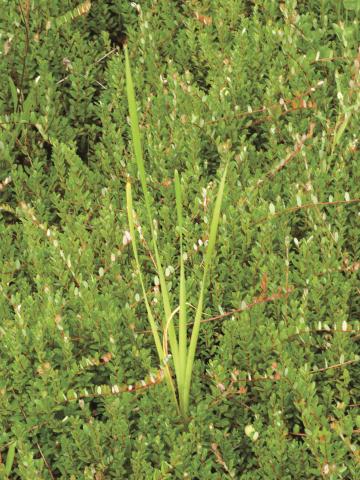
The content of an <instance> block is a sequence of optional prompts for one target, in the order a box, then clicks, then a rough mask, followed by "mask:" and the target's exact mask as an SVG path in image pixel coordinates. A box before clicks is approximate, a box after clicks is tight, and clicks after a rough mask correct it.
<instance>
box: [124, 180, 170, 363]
mask: <svg viewBox="0 0 360 480" xmlns="http://www.w3.org/2000/svg"><path fill="white" fill-rule="evenodd" d="M126 207H127V216H128V222H129V229H130V236H131V245H132V249H133V253H134V258H135V264H136V269H137V271H138V275H139V279H140V284H141V290H142V293H143V297H144V302H145V305H146V311H147V315H148V319H149V323H150V327H151V332H152V334H153V337H154V341H155V345H156V350H157V352H158V356H159V360H160V361H162V360H163V358H164V355H163V349H162V346H161V341H160V337H159V333H158V331H157V327H156V322H155V319H154V316H153V313H152V311H151V307H150V304H149V301H148V298H147V294H146V289H145V285H144V280H143V276H142V273H141V268H140V262H139V256H138V250H137V241H136V234H135V227H134V218H133V204H132V194H131V183H130V182H127V184H126Z"/></svg>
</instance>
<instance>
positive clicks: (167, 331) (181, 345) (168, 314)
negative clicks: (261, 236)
mask: <svg viewBox="0 0 360 480" xmlns="http://www.w3.org/2000/svg"><path fill="white" fill-rule="evenodd" d="M125 68H126V90H127V98H128V104H129V114H130V122H131V135H132V144H133V151H134V156H135V160H136V164H137V168H138V173H139V177H140V182H141V187H142V192H143V196H144V204H145V210H146V216H147V221H148V224H149V227H150V232H151V240H152V249H153V252H152V253H153V258H154V261H155V268H156V273H157V276H158V278H159V283H160V289H161V299H162V308H163V317H162V325H161V327H162V329H161V331H160V332H159V329H158V327H157V325H156V322H155V318H154V314H153V311H152V309H151V306H150V302H149V299H148V296H147V293H146V288H145V281H144V275H143V272H142V268H141V265H140V261H139V255H138V248H137V240H136V235H135V225H134V210H133V200H132V192H131V183H130V181H128V182H127V184H126V202H127V215H128V222H129V230H130V235H131V239H132V242H131V243H132V248H133V253H134V257H135V263H136V268H137V273H138V276H139V280H140V284H141V289H142V294H143V298H144V302H145V306H146V311H147V317H148V321H149V324H150V327H151V331H152V335H153V338H154V342H155V346H156V350H157V354H158V357H159V360H160V362H161V363H162V364H163V365H164V368H165V378H166V381H167V383H168V385H169V388H170V391H171V393H172V396H173V399H174V401H175V404H176V406H177V410H178V412H179V414H180V415H181V416H182V417H183V418H184V419H185V420H186V419H187V418H188V411H189V398H190V388H191V378H192V371H193V364H194V358H195V353H196V346H197V341H198V338H199V330H200V321H201V317H202V313H203V306H204V296H205V291H206V286H207V280H208V275H209V269H210V264H211V260H212V257H213V255H214V251H215V240H216V234H217V229H218V224H219V218H220V209H221V203H222V198H223V194H224V188H225V179H226V173H227V166H226V167H225V169H224V173H223V175H222V178H221V182H220V186H219V190H218V193H217V197H216V201H215V206H214V211H213V216H212V220H211V224H210V233H209V241H208V244H207V249H206V252H205V258H204V271H203V276H202V281H201V284H200V293H199V298H198V301H197V307H196V309H195V317H194V320H193V328H192V332H191V335H189V336H188V315H187V301H186V299H187V292H186V278H185V267H184V255H183V235H184V230H183V211H182V188H181V179H180V176H179V173H178V172H177V171H176V170H175V173H174V184H175V198H176V210H177V227H178V231H179V237H180V238H179V241H180V252H179V253H180V278H179V302H178V305H177V306H176V308H173V306H172V305H171V302H170V295H169V290H168V286H167V284H166V281H165V274H164V269H163V262H162V258H161V254H160V252H159V248H158V241H157V235H156V232H155V229H154V217H153V213H152V209H151V201H150V194H149V191H148V187H147V181H146V172H145V164H144V159H143V154H142V147H141V140H140V130H139V122H138V115H137V107H136V99H135V92H134V86H133V81H132V76H131V69H130V61H129V55H128V51H127V48H126V47H125ZM176 315H178V318H179V321H178V328H176V327H175V325H174V318H175V317H176ZM189 337H190V338H189ZM168 343H169V345H170V352H171V355H172V359H173V366H174V371H175V379H174V378H173V375H172V372H171V370H170V366H169V364H168V363H167V358H168Z"/></svg>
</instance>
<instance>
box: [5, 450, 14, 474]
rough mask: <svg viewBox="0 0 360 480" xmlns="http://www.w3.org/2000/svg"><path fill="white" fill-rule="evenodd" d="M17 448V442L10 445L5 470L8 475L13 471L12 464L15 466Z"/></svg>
mask: <svg viewBox="0 0 360 480" xmlns="http://www.w3.org/2000/svg"><path fill="white" fill-rule="evenodd" d="M15 449H16V442H13V443H12V444H11V445H10V446H9V450H8V454H7V457H6V465H5V472H6V475H8V476H9V475H10V473H11V469H12V466H13V463H14V458H15Z"/></svg>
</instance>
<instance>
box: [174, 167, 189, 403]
mask: <svg viewBox="0 0 360 480" xmlns="http://www.w3.org/2000/svg"><path fill="white" fill-rule="evenodd" d="M175 196H176V210H177V219H178V228H179V235H180V294H179V357H180V373H179V379H178V388H179V402H180V409H181V410H182V411H183V406H184V395H183V393H184V383H185V373H186V356H187V319H186V280H185V269H184V252H183V214H182V193H181V183H180V178H179V173H178V171H177V170H175Z"/></svg>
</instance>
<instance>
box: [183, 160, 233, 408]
mask: <svg viewBox="0 0 360 480" xmlns="http://www.w3.org/2000/svg"><path fill="white" fill-rule="evenodd" d="M227 168H228V166H227V165H226V167H225V170H224V173H223V176H222V179H221V182H220V186H219V190H218V193H217V197H216V202H215V207H214V212H213V216H212V220H211V226H210V234H209V243H208V246H207V250H206V253H205V265H204V273H203V278H202V282H201V288H200V295H199V300H198V305H197V309H196V313H195V320H194V325H193V330H192V334H191V340H190V346H189V351H188V354H187V362H186V372H185V382H184V411H185V412H187V411H188V408H189V397H190V387H191V376H192V369H193V364H194V358H195V351H196V345H197V341H198V337H199V330H200V320H201V316H202V312H203V306H204V293H205V287H206V283H207V277H208V272H209V268H210V264H211V260H212V257H213V253H214V250H215V240H216V234H217V229H218V225H219V219H220V210H221V204H222V199H223V195H224V188H225V180H226V174H227Z"/></svg>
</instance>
